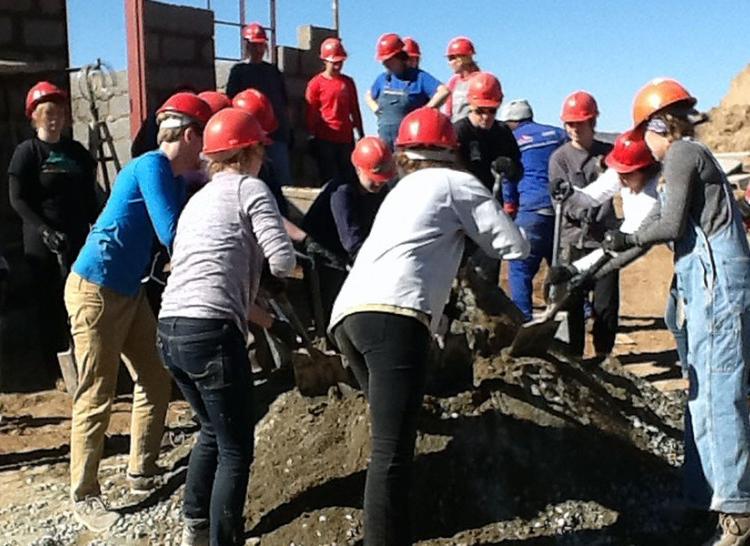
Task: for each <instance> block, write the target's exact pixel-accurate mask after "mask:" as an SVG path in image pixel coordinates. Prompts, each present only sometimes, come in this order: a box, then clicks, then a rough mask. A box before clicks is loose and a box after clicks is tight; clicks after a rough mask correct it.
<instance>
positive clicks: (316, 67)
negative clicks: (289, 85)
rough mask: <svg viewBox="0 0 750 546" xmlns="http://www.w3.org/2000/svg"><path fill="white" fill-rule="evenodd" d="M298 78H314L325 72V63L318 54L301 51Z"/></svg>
mask: <svg viewBox="0 0 750 546" xmlns="http://www.w3.org/2000/svg"><path fill="white" fill-rule="evenodd" d="M299 65H300V67H299V72H298V73H297V75H298V76H301V77H303V78H307V79H308V80H309V79H310V78H312V77H313V76H314V75H315V74H317V73H318V72H320V71H321V70H323V61H321V60H320V58H319V57H318V54H317V53H313V51H312V50H310V51H300V63H299Z"/></svg>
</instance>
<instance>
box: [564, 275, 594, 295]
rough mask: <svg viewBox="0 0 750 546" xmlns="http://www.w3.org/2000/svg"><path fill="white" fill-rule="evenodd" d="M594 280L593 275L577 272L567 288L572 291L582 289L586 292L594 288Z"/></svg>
mask: <svg viewBox="0 0 750 546" xmlns="http://www.w3.org/2000/svg"><path fill="white" fill-rule="evenodd" d="M595 284H596V280H595V279H594V276H593V275H587V274H586V273H579V274H577V275H575V276H574V277H573V278H572V279H570V282H569V283H568V290H569V291H570V292H573V291H574V290H582V291H583V292H588V291H590V290H593V289H594V285H595Z"/></svg>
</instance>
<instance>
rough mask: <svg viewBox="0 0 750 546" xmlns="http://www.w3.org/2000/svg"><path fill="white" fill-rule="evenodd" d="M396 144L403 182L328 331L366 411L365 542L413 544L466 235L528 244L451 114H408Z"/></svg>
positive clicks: (493, 250) (503, 250)
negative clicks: (425, 437) (442, 331)
mask: <svg viewBox="0 0 750 546" xmlns="http://www.w3.org/2000/svg"><path fill="white" fill-rule="evenodd" d="M396 147H397V153H396V162H397V165H398V167H399V171H400V173H401V174H402V175H403V177H402V178H401V180H400V181H399V183H398V184H397V185H396V187H395V188H394V189H393V190H391V192H390V193H389V194H388V197H387V198H386V199H385V201H384V202H383V204H382V206H381V207H380V210H379V211H378V215H377V216H376V218H375V223H374V224H373V226H372V229H371V231H370V235H369V236H368V238H367V240H366V241H365V242H364V244H363V245H362V248H361V249H360V251H359V254H358V255H357V259H356V260H355V262H354V266H353V267H352V270H351V271H350V273H349V276H348V277H347V279H346V281H345V282H344V286H343V287H342V289H341V292H340V293H339V296H338V298H337V299H336V303H335V304H334V308H333V312H332V319H331V324H330V327H329V329H330V330H331V331H332V334H333V337H334V338H335V340H336V343H337V345H338V347H339V349H340V350H341V351H342V353H343V354H344V356H345V358H346V360H347V362H348V364H349V366H350V367H351V369H352V371H353V373H354V376H355V377H356V379H357V381H358V382H359V384H360V386H361V387H362V390H363V392H364V394H365V396H366V397H367V400H368V403H369V406H370V418H371V425H372V427H371V431H372V432H371V434H372V455H371V460H370V465H369V468H368V470H367V481H366V484H365V517H364V519H365V538H364V543H365V545H366V546H371V545H381V544H388V545H403V544H411V532H410V517H409V489H410V480H411V466H412V459H413V457H414V443H415V439H416V434H417V417H418V414H419V409H420V407H421V404H422V395H423V392H424V382H425V375H426V371H427V355H428V353H429V345H430V339H431V333H432V332H435V331H436V329H437V325H438V322H439V321H440V318H441V316H442V314H443V307H444V306H445V304H446V302H447V301H448V296H449V294H450V290H451V283H452V282H453V279H454V277H455V276H456V273H457V272H458V267H459V263H460V261H461V255H462V254H463V251H464V241H465V237H469V238H470V239H472V240H473V241H474V242H475V243H476V244H478V245H479V246H480V247H481V248H482V250H484V251H485V252H486V253H487V254H488V255H490V256H493V257H497V258H505V259H516V258H522V257H524V256H525V255H526V254H527V253H528V251H529V243H528V241H526V239H525V238H524V237H523V235H522V234H521V232H520V231H519V230H518V228H516V226H515V224H514V223H513V220H511V219H510V217H509V216H507V215H506V214H505V213H504V212H503V210H502V207H501V205H500V204H499V203H498V201H497V200H496V199H494V198H493V197H492V194H491V193H490V191H489V190H488V189H487V188H485V187H484V186H483V185H482V183H481V182H479V180H477V179H476V178H475V177H474V176H473V175H471V174H469V173H467V172H463V171H460V170H458V169H457V160H456V157H455V151H456V148H457V142H456V134H455V132H454V130H453V125H451V122H450V120H449V119H448V117H447V116H445V115H444V114H442V113H440V112H438V111H437V110H435V109H433V108H427V107H425V108H420V109H417V110H415V111H413V112H412V113H410V114H408V115H407V116H406V117H405V118H404V120H403V122H402V123H401V127H400V130H399V133H398V138H397V140H396Z"/></svg>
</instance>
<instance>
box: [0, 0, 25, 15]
mask: <svg viewBox="0 0 750 546" xmlns="http://www.w3.org/2000/svg"><path fill="white" fill-rule="evenodd" d="M2 9H3V11H19V12H20V11H29V10H31V0H6V1H5V2H3V8H2Z"/></svg>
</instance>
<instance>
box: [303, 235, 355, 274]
mask: <svg viewBox="0 0 750 546" xmlns="http://www.w3.org/2000/svg"><path fill="white" fill-rule="evenodd" d="M302 244H303V247H304V252H305V254H307V255H308V256H310V257H311V258H313V259H317V260H319V261H320V262H321V265H325V266H329V267H332V268H334V269H343V270H346V259H345V258H343V257H342V256H339V255H338V254H335V253H334V252H331V251H330V250H328V249H327V248H325V247H324V246H323V245H321V244H320V243H319V242H317V241H316V240H315V239H313V238H312V237H310V236H309V235H308V236H307V237H306V238H305V240H304V241H303V243H302Z"/></svg>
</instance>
